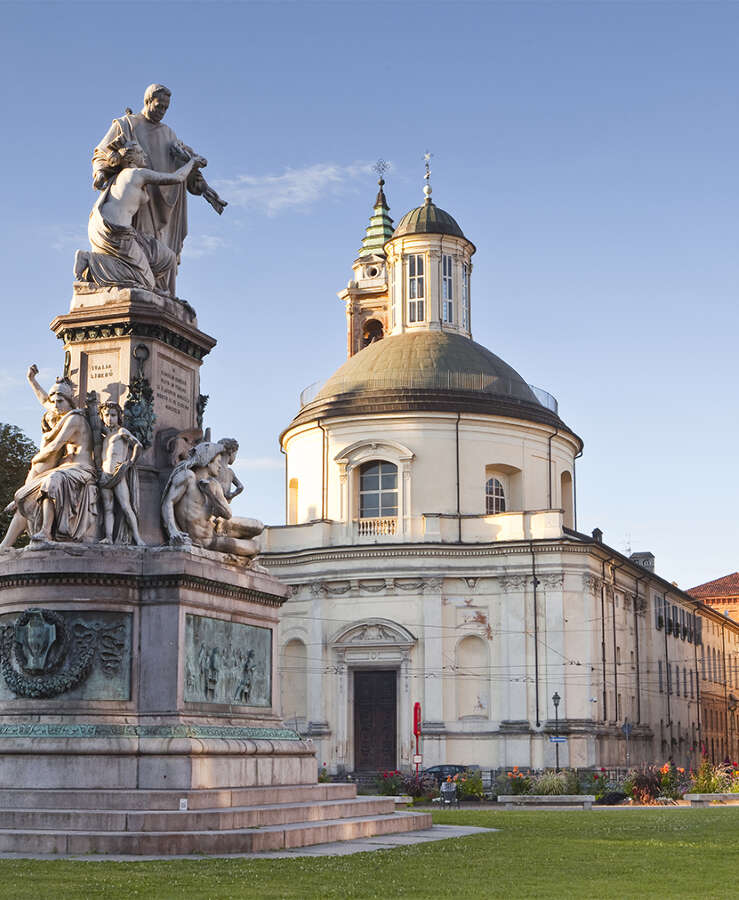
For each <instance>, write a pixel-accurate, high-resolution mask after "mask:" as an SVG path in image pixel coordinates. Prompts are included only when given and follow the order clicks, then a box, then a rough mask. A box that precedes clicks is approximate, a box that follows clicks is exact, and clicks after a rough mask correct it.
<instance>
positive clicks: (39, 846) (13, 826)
mask: <svg viewBox="0 0 739 900" xmlns="http://www.w3.org/2000/svg"><path fill="white" fill-rule="evenodd" d="M356 791H357V789H356V785H354V784H311V785H286V786H272V787H246V788H230V789H211V790H189V791H173V790H89V789H80V790H74V789H27V788H3V789H0V853H18V854H28V855H40V854H55V855H59V856H77V855H88V854H115V855H122V856H173V855H180V854H204V855H223V854H229V853H254V852H262V851H267V850H286V849H291V848H298V847H305V846H308V845H310V844H323V843H328V842H333V841H347V840H352V839H354V838H360V837H372V836H374V835H385V834H397V833H399V832H407V831H417V830H419V829H425V828H430V827H431V816H430V815H429V814H428V813H419V812H395V800H394V798H393V797H357V793H356Z"/></svg>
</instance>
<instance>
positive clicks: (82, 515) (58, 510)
mask: <svg viewBox="0 0 739 900" xmlns="http://www.w3.org/2000/svg"><path fill="white" fill-rule="evenodd" d="M37 374H38V369H37V368H36V366H31V367H30V368H29V370H28V374H27V377H28V380H29V382H30V384H31V387H32V389H33V391H34V393H35V394H36V397H37V398H38V400H39V402H40V403H41V404H42V405H43V406H44V408H45V411H44V415H43V418H42V421H41V430H42V439H41V449H40V450H39V452H38V453H37V454H36V455H35V456H34V457H33V459H32V460H31V468H30V470H29V472H28V476H27V477H26V482H25V484H24V485H23V486H22V487H20V488H19V489H18V490H17V491H16V492H15V497H14V498H13V504H12V507H13V508H14V510H15V514H14V516H13V519H12V520H11V522H10V525H9V527H8V530H7V532H6V534H5V537H4V538H3V541H2V543H0V551H4V550H10V549H11V548H12V546H13V544H15V542H16V541H17V540H18V538H19V537H20V536H21V535H22V534H23V532H24V531H28V532H29V533H30V535H31V538H32V540H33V541H36V542H38V541H95V540H97V536H98V491H97V484H96V474H97V473H96V471H95V463H94V460H93V438H92V430H91V428H90V423H89V422H88V420H87V414H86V413H85V411H84V410H82V409H77V408H76V406H75V396H74V387H73V385H72V383H71V382H70V381H69V380H68V379H67V378H57V380H56V383H55V384H54V386H53V387H52V389H51V390H50V391H49V392H48V394H47V393H46V392H45V391H44V390H43V388H41V386H40V385H39V384H38V381H37V380H36V375H37Z"/></svg>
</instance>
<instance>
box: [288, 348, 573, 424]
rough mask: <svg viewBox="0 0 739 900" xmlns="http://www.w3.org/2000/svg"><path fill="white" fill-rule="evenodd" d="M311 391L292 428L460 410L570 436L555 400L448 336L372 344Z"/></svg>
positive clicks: (488, 355)
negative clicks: (364, 417) (354, 418)
mask: <svg viewBox="0 0 739 900" xmlns="http://www.w3.org/2000/svg"><path fill="white" fill-rule="evenodd" d="M314 391H315V392H311V391H310V389H308V390H307V391H305V392H304V396H303V398H302V408H301V410H300V412H299V413H298V415H297V416H296V418H295V419H294V420H293V422H292V425H291V426H290V427H292V426H294V425H296V424H298V423H299V422H306V421H309V420H311V419H315V418H333V417H335V416H347V415H348V416H353V415H361V414H372V413H391V412H410V411H439V412H458V411H461V412H472V413H483V414H488V415H503V416H510V417H512V418H516V419H524V420H528V421H533V422H543V423H547V424H551V425H553V426H555V427H557V428H561V429H563V430H567V431H569V429H568V428H567V426H565V425H564V423H563V422H562V421H561V420H560V418H559V416H558V415H557V404H556V400H554V398H553V397H551V396H550V395H548V394H546V393H545V392H543V391H538V389H536V388H532V387H530V386H529V385H528V384H527V383H526V382H525V381H524V379H523V378H522V377H521V376H520V375H519V374H518V372H516V370H515V369H513V368H512V367H511V366H509V365H508V363H506V362H504V361H503V360H502V359H500V358H499V357H498V356H496V355H495V354H494V353H491V352H490V350H488V349H486V348H485V347H483V346H482V345H480V344H476V343H475V342H474V341H472V340H470V339H469V338H466V337H463V336H462V335H459V334H454V333H451V332H447V331H427V330H424V331H411V332H405V333H403V334H398V335H392V336H389V337H386V338H384V339H382V340H380V341H376V342H375V343H374V344H370V345H369V346H368V347H365V349H364V350H360V352H359V353H356V354H355V355H354V356H352V357H350V358H349V359H348V360H347V361H346V362H345V363H344V364H343V365H342V366H341V367H340V368H339V369H337V371H336V372H335V373H334V374H333V375H332V376H331V377H330V378H329V379H328V381H326V382H325V383H323V384H322V385H320V386H318V389H317V390H315V389H314ZM306 394H307V395H308V396H306Z"/></svg>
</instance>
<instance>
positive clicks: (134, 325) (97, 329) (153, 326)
mask: <svg viewBox="0 0 739 900" xmlns="http://www.w3.org/2000/svg"><path fill="white" fill-rule="evenodd" d="M55 333H56V336H57V337H58V338H59V340H61V341H64V343H65V345H67V344H76V343H82V342H84V343H88V342H89V341H95V340H110V339H111V338H119V337H140V338H150V339H152V340H157V341H159V342H160V343H162V344H166V345H167V346H168V347H173V348H174V349H175V350H179V351H180V353H184V354H185V355H186V356H190V357H192V358H193V359H196V360H198V361H200V360H202V359H203V357H205V356H207V354H208V353H210V351H211V350H212V349H213V347H214V346H215V341H213V339H212V338H208V336H207V335H205V334H203V333H202V332H200V333H199V334H200V335H201V336H202V338H203V339H196V338H195V337H194V334H195V333H194V332H193V333H192V335H191V336H187V337H186V336H185V335H183V334H181V333H179V332H177V331H173V330H172V329H171V328H167V327H166V326H164V325H162V324H158V323H153V322H136V321H132V320H131V319H128V320H125V321H122V322H114V323H110V324H108V323H103V324H97V323H93V324H85V325H80V326H76V327H63V326H62V327H60V328H59V329H58V330H57V329H55Z"/></svg>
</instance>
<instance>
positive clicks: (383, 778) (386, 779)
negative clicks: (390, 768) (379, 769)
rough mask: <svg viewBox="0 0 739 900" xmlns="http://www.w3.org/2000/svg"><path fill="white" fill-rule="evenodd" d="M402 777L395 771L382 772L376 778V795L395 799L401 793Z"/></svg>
mask: <svg viewBox="0 0 739 900" xmlns="http://www.w3.org/2000/svg"><path fill="white" fill-rule="evenodd" d="M402 787H403V776H402V775H401V773H400V772H399V771H398V770H397V769H396V770H395V771H394V772H383V773H382V775H379V776H378V777H377V793H378V794H384V795H385V796H388V797H397V796H399V795H400V794H401V793H402Z"/></svg>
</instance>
